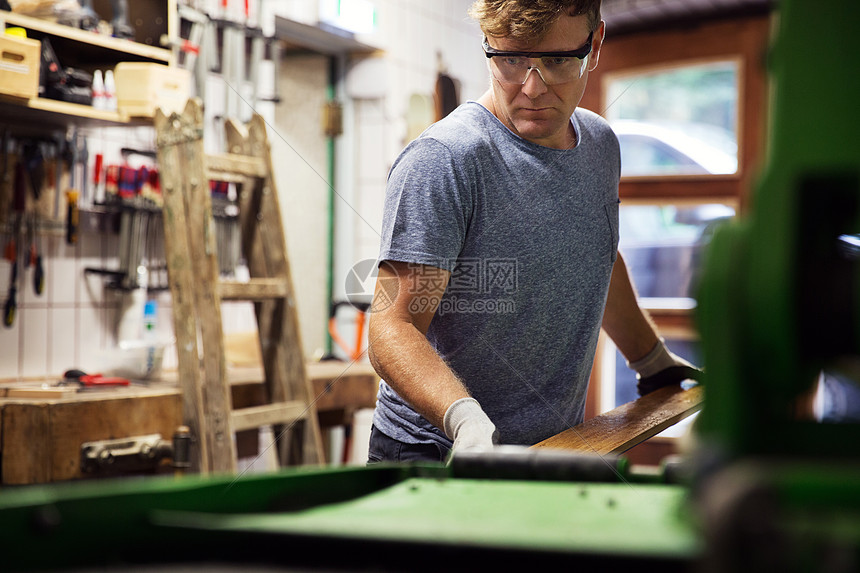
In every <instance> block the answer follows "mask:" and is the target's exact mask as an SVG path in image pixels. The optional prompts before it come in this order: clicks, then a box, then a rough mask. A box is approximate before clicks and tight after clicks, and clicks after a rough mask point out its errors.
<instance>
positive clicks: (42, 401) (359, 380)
mask: <svg viewBox="0 0 860 573" xmlns="http://www.w3.org/2000/svg"><path fill="white" fill-rule="evenodd" d="M307 372H308V377H309V378H310V380H311V382H312V384H313V388H314V396H315V397H316V398H317V399H316V403H315V405H316V408H317V412H318V415H319V418H320V425H321V426H322V427H333V426H337V425H348V424H350V423H351V420H352V414H353V413H354V412H355V411H356V410H358V409H360V408H373V407H374V406H375V404H376V390H377V387H378V377H377V376H376V373H375V372H374V371H373V368H372V367H370V365H368V364H359V363H355V364H349V365H348V364H346V363H341V362H318V363H309V364H308V365H307ZM230 377H231V384H232V389H233V401H234V405H235V406H236V407H244V406H250V405H254V401H255V400H259V399H260V396H261V395H262V392H263V384H262V382H261V380H262V379H263V378H262V372H261V371H260V369H258V368H236V369H231V371H230ZM56 384H57V381H56V380H43V381H26V382H8V383H4V384H0V429H2V433H0V464H2V468H0V483H2V484H3V485H13V484H14V485H18V484H35V483H47V482H53V481H64V480H73V479H79V478H85V477H88V475H87V474H86V473H85V472H83V471H82V467H81V444H83V443H85V442H93V441H99V440H110V439H119V438H126V437H131V436H141V435H147V434H160V435H161V436H162V437H163V438H164V439H168V440H169V439H170V438H171V436H172V435H173V433H174V432H175V431H176V429H177V428H178V427H179V426H181V425H182V423H183V420H182V396H181V393H180V390H179V388H178V387H177V384H176V379H175V373H171V372H168V373H165V375H164V376H163V379H162V380H158V381H153V382H150V383H148V384H147V385H143V384H132V385H130V386H127V387H109V388H100V389H93V390H85V391H76V388H74V387H58V386H56ZM237 440H238V444H239V446H240V448H239V449H240V452H239V455H240V457H243V456H252V455H256V454H257V446H258V440H257V432H256V431H251V430H249V431H247V432H240V433H239V435H238V436H237ZM163 471H170V470H169V466H166V465H165V467H164V468H163Z"/></svg>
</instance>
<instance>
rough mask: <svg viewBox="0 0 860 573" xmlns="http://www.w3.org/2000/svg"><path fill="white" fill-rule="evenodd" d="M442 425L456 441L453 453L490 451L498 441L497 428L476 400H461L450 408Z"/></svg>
mask: <svg viewBox="0 0 860 573" xmlns="http://www.w3.org/2000/svg"><path fill="white" fill-rule="evenodd" d="M442 425H443V426H444V428H443V429H444V430H445V434H447V435H448V437H449V438H450V439H451V440H453V441H454V446H453V448H451V450H452V451H455V450H456V451H478V452H481V451H488V450H490V449H492V447H493V446H494V445H495V443H496V442H497V441H498V434H499V432H498V431H497V430H496V426H495V425H494V424H493V422H491V421H490V418H488V417H487V414H485V413H484V410H483V409H481V405H480V404H479V403H478V401H477V400H475V399H474V398H460V399H459V400H457V401H456V402H454V403H453V404H451V405H450V406H448V409H447V410H446V411H445V417H444V418H443V420H442Z"/></svg>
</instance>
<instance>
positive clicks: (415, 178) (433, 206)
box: [379, 137, 472, 271]
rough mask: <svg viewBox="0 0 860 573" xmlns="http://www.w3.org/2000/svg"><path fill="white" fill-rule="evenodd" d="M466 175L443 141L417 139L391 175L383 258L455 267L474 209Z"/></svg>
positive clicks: (382, 242) (441, 266)
mask: <svg viewBox="0 0 860 573" xmlns="http://www.w3.org/2000/svg"><path fill="white" fill-rule="evenodd" d="M471 197H472V194H471V193H470V186H469V183H468V182H467V177H466V175H465V174H464V172H463V169H462V168H461V166H459V165H458V164H457V162H456V161H455V159H454V155H453V154H452V153H451V151H450V149H448V147H446V146H445V145H444V144H442V143H440V142H439V141H438V140H436V139H433V138H430V137H423V138H420V139H418V140H415V141H413V142H412V143H411V144H410V145H409V146H407V148H406V149H405V150H404V151H403V153H402V154H401V155H400V157H398V159H397V161H396V162H395V163H394V166H393V167H392V168H391V172H390V173H389V177H388V185H387V187H386V194H385V210H384V214H383V225H382V239H381V246H380V254H379V260H380V261H382V260H395V261H403V262H409V263H419V264H426V265H432V266H436V267H439V268H442V269H445V270H447V271H453V269H454V264H455V261H456V259H457V256H458V255H459V253H460V251H461V250H462V248H463V244H464V241H465V238H466V231H467V229H468V224H469V219H470V216H471V211H472V201H471Z"/></svg>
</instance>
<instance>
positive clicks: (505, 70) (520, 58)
mask: <svg viewBox="0 0 860 573" xmlns="http://www.w3.org/2000/svg"><path fill="white" fill-rule="evenodd" d="M593 38H594V32H591V33H590V34H589V35H588V40H586V42H585V44H583V46H582V47H581V48H577V49H576V50H570V51H567V52H505V51H502V50H497V49H496V48H492V47H490V44H489V43H487V37H486V36H484V42H483V47H484V54H485V55H486V56H487V58H489V60H490V70H491V71H492V73H493V77H495V78H496V79H497V80H498V81H500V82H501V83H503V84H517V85H522V84H524V83H526V80H527V79H528V77H529V74H530V73H531V71H532V70H536V71H537V73H538V75H539V76H540V77H541V79H542V80H543V82H544V83H545V84H546V85H548V86H552V85H556V84H563V83H565V82H570V81H573V80H578V79H579V78H581V77H582V74H583V73H584V72H585V66H586V65H587V62H588V55H589V54H590V53H591V41H592V39H593ZM533 60H540V64H539V65H532V61H533Z"/></svg>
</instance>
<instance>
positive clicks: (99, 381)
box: [60, 370, 130, 388]
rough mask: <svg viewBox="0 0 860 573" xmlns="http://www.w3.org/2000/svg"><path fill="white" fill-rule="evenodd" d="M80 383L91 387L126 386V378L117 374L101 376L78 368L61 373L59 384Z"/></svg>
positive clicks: (127, 383) (127, 381)
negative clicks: (61, 377) (61, 378)
mask: <svg viewBox="0 0 860 573" xmlns="http://www.w3.org/2000/svg"><path fill="white" fill-rule="evenodd" d="M70 383H71V384H80V386H81V388H92V387H96V386H128V385H129V384H130V382H129V380H128V378H120V377H118V376H103V375H101V374H87V373H86V372H82V371H80V370H67V371H66V372H64V373H63V380H62V381H61V382H60V385H66V384H70Z"/></svg>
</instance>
